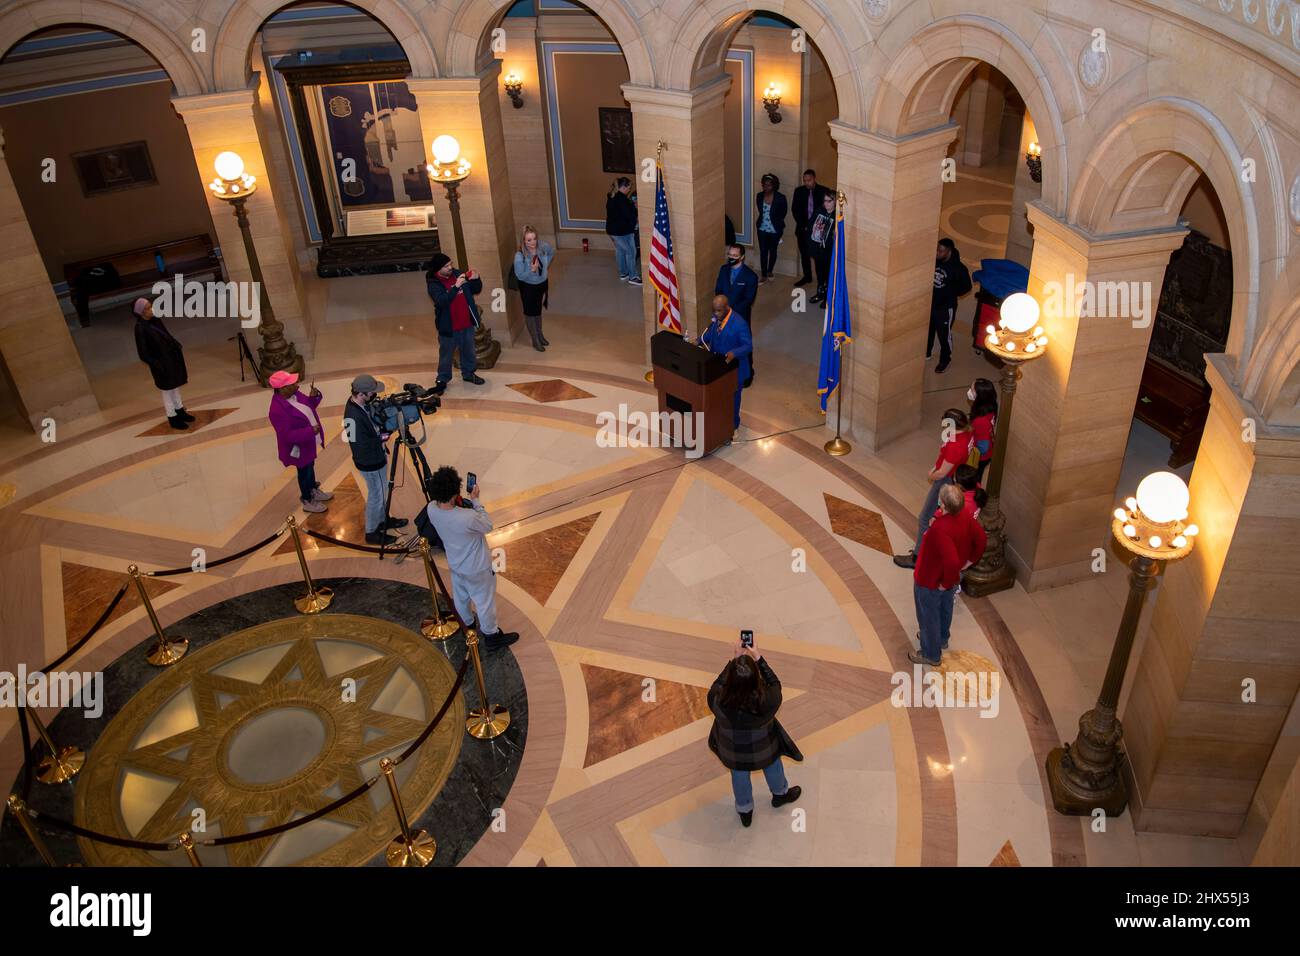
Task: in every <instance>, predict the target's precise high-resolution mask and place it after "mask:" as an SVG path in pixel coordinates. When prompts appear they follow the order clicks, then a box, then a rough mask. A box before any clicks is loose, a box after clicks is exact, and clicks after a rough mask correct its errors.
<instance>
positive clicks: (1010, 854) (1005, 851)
mask: <svg viewBox="0 0 1300 956" xmlns="http://www.w3.org/2000/svg"><path fill="white" fill-rule="evenodd" d="M989 866H1020V857H1018V856H1016V849H1015V847H1013V846H1012V845H1011V841H1010V840H1008V841H1007V842H1006V843H1004V844H1002V849H1000V850H998V855H997V856H995V857H994V858H993V862H992V863H990V864H989Z"/></svg>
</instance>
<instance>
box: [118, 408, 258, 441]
mask: <svg viewBox="0 0 1300 956" xmlns="http://www.w3.org/2000/svg"><path fill="white" fill-rule="evenodd" d="M186 411H187V412H189V413H190V414H191V415H193V416H194V421H192V422H190V427H189V428H186V429H184V430H183V431H182V430H181V429H177V428H172V426H171V422H169V421H167V419H166V418H164V419H163V420H162V421H161V422H160V423H159V424H157V425H153V426H152V427H150V428H147V429H145V430H144V431H142V432H141V433H140V434H138V435H136V436H135V437H136V438H162V437H163V436H164V435H193V434H194V433H195V432H196V431H198V430H199V429H200V428H202V427H203V426H204V425H211V424H212V423H213V422H215V421H216V420H217V419H219V418H225V417H226V416H227V415H229V414H230V413H231V412H234V411H238V409H235V408H199V409H188V408H187V409H186Z"/></svg>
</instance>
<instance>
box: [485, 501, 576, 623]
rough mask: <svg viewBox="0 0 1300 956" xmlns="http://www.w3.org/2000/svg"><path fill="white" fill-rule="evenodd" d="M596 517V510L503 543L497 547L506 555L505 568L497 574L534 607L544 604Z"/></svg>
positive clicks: (571, 561)
mask: <svg viewBox="0 0 1300 956" xmlns="http://www.w3.org/2000/svg"><path fill="white" fill-rule="evenodd" d="M599 517H600V512H599V511H597V512H596V513H595V514H589V515H584V516H583V517H581V518H575V519H574V520H573V521H567V522H565V523H564V524H561V525H556V526H555V527H554V528H547V529H546V530H545V531H537V532H534V533H533V534H530V535H527V536H526V537H523V538H516V539H514V540H513V541H508V542H506V543H505V544H504V545H502V546H501V547H502V548H504V550H505V553H506V561H505V567H504V568H503V569H502V570H501V571H500V572H499V573H500V574H501V576H502V577H503V578H505V579H506V580H507V581H510V582H511V583H512V584H517V585H519V587H521V588H523V589H524V590H525V591H527V592H528V594H529V596H530V597H532V599H533V600H534V601H536V602H537V603H538V604H545V603H546V602H547V600H548V599H549V598H550V596H551V593H552V592H553V591H554V590H555V587H556V585H558V584H559V583H560V578H562V577H564V572H565V571H567V570H568V568H569V565H570V564H571V563H573V558H574V555H576V554H577V553H578V549H579V548H581V547H582V542H583V541H585V540H586V539H587V535H588V534H589V533H590V532H591V529H592V528H593V527H594V526H595V524H596V519H597V518H599Z"/></svg>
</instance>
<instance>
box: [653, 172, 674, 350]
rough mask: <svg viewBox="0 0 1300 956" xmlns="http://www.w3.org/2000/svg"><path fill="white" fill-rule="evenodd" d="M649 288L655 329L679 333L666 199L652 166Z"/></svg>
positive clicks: (661, 174)
mask: <svg viewBox="0 0 1300 956" xmlns="http://www.w3.org/2000/svg"><path fill="white" fill-rule="evenodd" d="M648 272H649V275H650V284H651V285H652V286H654V287H655V291H656V292H658V293H659V325H660V326H661V327H662V328H665V329H667V330H668V331H670V332H677V333H679V334H680V333H681V331H682V311H681V303H680V302H679V301H678V299H677V265H676V263H674V262H673V237H672V233H671V231H670V230H669V228H668V195H667V193H665V192H664V167H663V164H662V163H658V162H656V163H655V228H654V234H653V236H652V237H651V239H650V267H649V270H648Z"/></svg>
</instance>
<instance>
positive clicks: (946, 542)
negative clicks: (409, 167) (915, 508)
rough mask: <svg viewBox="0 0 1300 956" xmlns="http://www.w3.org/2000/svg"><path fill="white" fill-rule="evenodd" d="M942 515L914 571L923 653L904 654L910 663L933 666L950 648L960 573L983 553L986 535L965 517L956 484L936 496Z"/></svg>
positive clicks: (925, 541)
mask: <svg viewBox="0 0 1300 956" xmlns="http://www.w3.org/2000/svg"><path fill="white" fill-rule="evenodd" d="M939 504H940V506H942V508H943V512H944V513H943V514H941V515H940V516H939V517H937V518H935V519H934V521H933V523H931V525H930V527H929V529H928V530H927V531H926V532H925V535H924V536H923V537H922V539H921V549H920V551H919V552H917V555H916V568H915V570H913V571H912V598H913V600H914V601H915V603H916V623H917V624H918V625H919V626H920V628H921V632H920V640H921V648H920V651H919V653H918V652H917V651H908V654H907V659H908V660H909V661H911V662H912V663H913V664H928V665H929V666H931V667H937V666H938V664H939V659H940V658H941V657H942V656H943V650H944V648H946V647H947V646H948V635H949V631H950V630H951V628H952V606H953V602H954V601H955V600H956V598H957V585H958V584H959V583H960V582H961V572H962V570H963V569H964V568H968V567H970V566H971V565H972V564H974V563H975V562H976V561H978V560H979V559H980V557H981V556H982V555H983V554H984V546H985V545H986V544H987V543H988V536H987V535H986V534H985V533H984V528H983V527H982V526H981V525H980V523H979V522H978V521H976V520H975V519H974V518H972V517H971V516H970V515H969V514H967V513H966V495H965V494H963V493H962V490H961V488H960V487H958V486H957V485H944V486H943V488H942V489H941V490H940V491H939Z"/></svg>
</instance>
